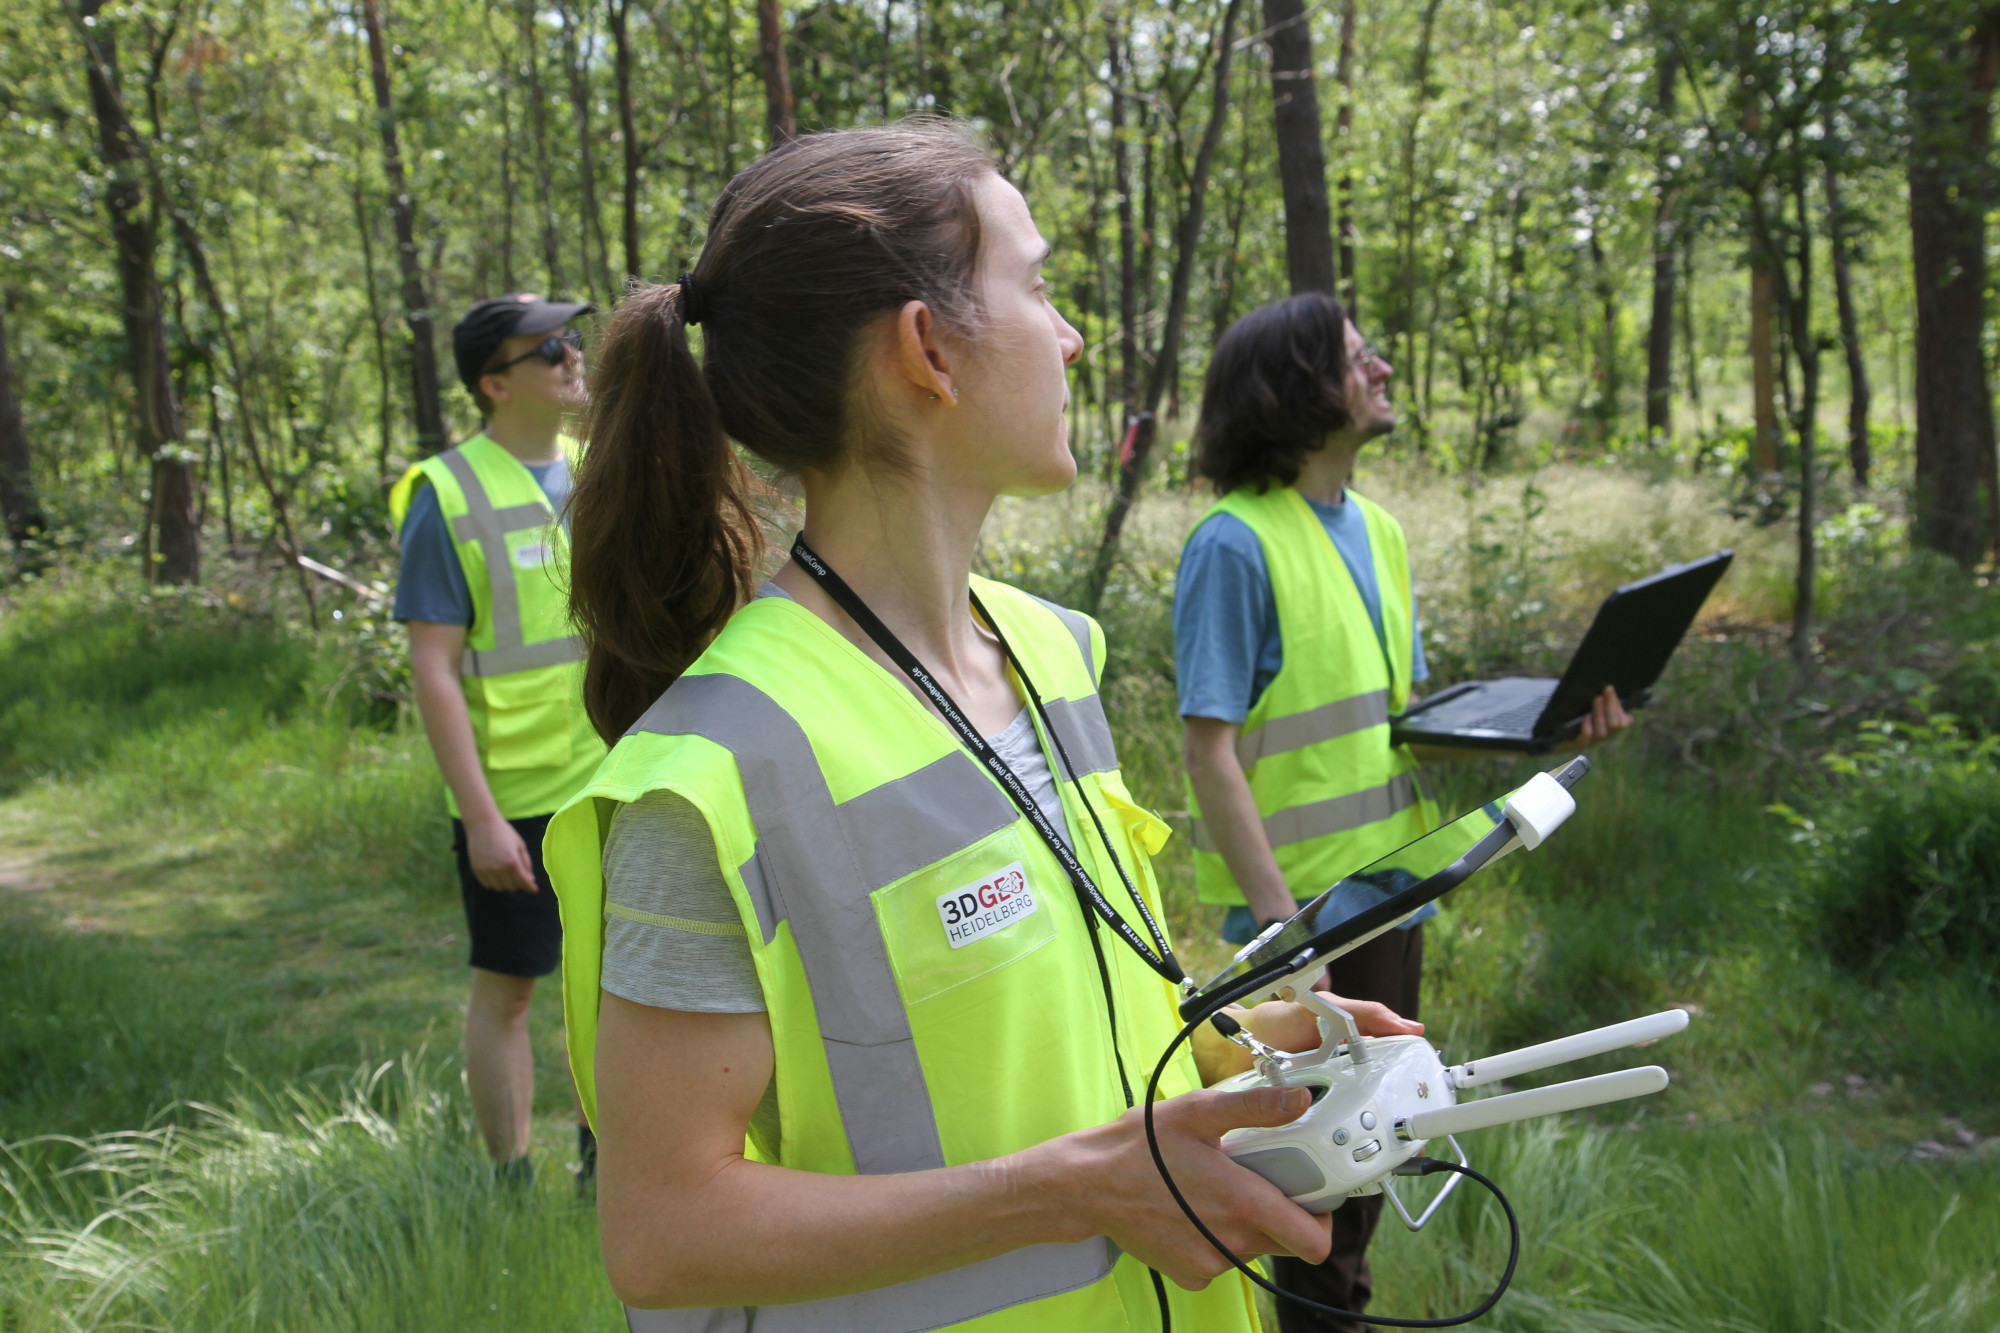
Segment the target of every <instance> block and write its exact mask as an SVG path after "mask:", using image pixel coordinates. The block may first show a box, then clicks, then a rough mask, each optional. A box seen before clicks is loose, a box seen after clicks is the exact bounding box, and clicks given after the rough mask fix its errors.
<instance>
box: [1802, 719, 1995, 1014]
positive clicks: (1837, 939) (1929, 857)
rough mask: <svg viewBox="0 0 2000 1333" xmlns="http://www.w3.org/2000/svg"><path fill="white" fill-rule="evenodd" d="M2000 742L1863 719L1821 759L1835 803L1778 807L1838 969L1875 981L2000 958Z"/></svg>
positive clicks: (1810, 912)
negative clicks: (1843, 747)
mask: <svg viewBox="0 0 2000 1333" xmlns="http://www.w3.org/2000/svg"><path fill="white" fill-rule="evenodd" d="M1996 753H2000V738H1990V739H1987V740H1981V741H1974V740H1972V739H1970V738H1968V737H1966V736H1964V735H1963V734H1961V733H1960V731H1959V730H1958V727H1957V725H1956V723H1955V722H1954V720H1953V719H1951V718H1950V717H1949V716H1946V715H1943V714H1935V715H1930V716H1927V717H1926V718H1925V720H1924V721H1922V722H1920V723H1900V722H1873V723H1867V724H1864V725H1863V728H1862V730H1861V732H1860V736H1859V742H1858V744H1857V746H1856V747H1855V748H1854V749H1852V750H1848V751H1837V752H1835V753H1833V754H1830V755H1828V756H1827V758H1826V763H1827V766H1828V768H1829V770H1830V772H1831V773H1832V775H1833V786H1832V791H1831V794H1830V799H1829V800H1828V801H1827V802H1826V803H1825V804H1824V805H1823V806H1822V807H1821V809H1820V810H1819V811H1818V813H1816V814H1815V815H1813V816H1811V817H1808V816H1806V815H1803V814H1800V813H1799V812H1798V811H1795V810H1792V809H1791V808H1789V807H1785V806H1780V807H1776V809H1777V810H1778V812H1779V813H1781V814H1783V815H1784V816H1785V817H1787V818H1788V819H1789V820H1791V822H1792V823H1793V825H1794V828H1795V840H1796V841H1797V843H1798V844H1799V846H1800V848H1801V851H1802V853H1803V860H1802V869H1803V879H1804V883H1803V887H1804V889H1805V891H1806V892H1805V902H1804V907H1805V911H1806V916H1807V920H1808V924H1809V928H1810V929H1811V931H1812V932H1813V933H1814V934H1815V935H1816V936H1817V937H1818V940H1819V942H1820V943H1821V945H1822V946H1823V947H1824V948H1825V949H1826V951H1827V954H1828V956H1829V957H1831V958H1832V960H1833V961H1834V963H1835V964H1836V965H1838V966H1840V967H1843V968H1846V969H1848V970H1850V971H1856V972H1861V973H1864V974H1869V975H1873V976H1877V977H1883V976H1888V975H1891V974H1899V975H1909V974H1912V973H1914V972H1917V971H1920V970H1924V969H1929V968H1935V967H1936V966H1938V965H1939V964H1946V963H1948V964H1962V965H1970V966H1972V967H1974V968H1981V969H1983V968H1991V967H1993V966H1994V965H1996V964H2000V769H1996V766H1995V763H1994V759H1995V756H1996Z"/></svg>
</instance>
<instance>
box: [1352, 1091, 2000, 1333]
mask: <svg viewBox="0 0 2000 1333" xmlns="http://www.w3.org/2000/svg"><path fill="white" fill-rule="evenodd" d="M1466 1149H1467V1151H1468V1153H1469V1154H1471V1155H1472V1156H1473V1158H1474V1162H1475V1164H1476V1165H1478V1166H1479V1167H1480V1168H1481V1170H1482V1171H1484V1172H1485V1173H1486V1174H1488V1175H1490V1176H1492V1177H1494V1178H1495V1179H1496V1180H1499V1181H1500V1182H1502V1187H1503V1188H1504V1189H1505V1190H1506V1191H1507V1192H1508V1195H1509V1197H1510V1198H1511V1199H1512V1201H1513V1203H1514V1207H1515V1209H1516V1210H1517V1211H1518V1212H1519V1214H1520V1216H1521V1219H1522V1224H1523V1232H1524V1241H1523V1246H1522V1256H1523V1257H1522V1266H1521V1271H1520V1274H1519V1276H1518V1278H1517V1279H1516V1283H1515V1288H1514V1294H1513V1295H1512V1296H1510V1297H1509V1298H1508V1299H1507V1300H1505V1301H1503V1302H1502V1304H1501V1306H1500V1307H1499V1309H1498V1310H1496V1311H1495V1312H1494V1314H1493V1315H1492V1316H1491V1317H1490V1319H1489V1320H1488V1321H1485V1322H1486V1323H1487V1324H1488V1325H1489V1326H1490V1327H1493V1328H1496V1329H1519V1330H1564V1331H1567V1330H1583V1329H1592V1330H1596V1329H1602V1330H1620V1331H1621V1333H1696V1331H1697V1330H1700V1331H1708V1330H1713V1331H1714V1333H1878V1331H1879V1330H1910V1331H1911V1333H1916V1331H1917V1330H1926V1331H1927V1333H1928V1331H1929V1330H1936V1331H1937V1333H1945V1331H1947V1330H1949V1331H1951V1333H1957V1331H1958V1330H1964V1333H1972V1331H1973V1330H1987V1329H1991V1328H1993V1327H1995V1325H1996V1324H1997V1323H2000V1279H1997V1278H1996V1275H1995V1272H1994V1269H1993V1264H1992V1239H1993V1237H1994V1236H1995V1235H1996V1234H2000V1168H1996V1166H1995V1165H1994V1164H1992V1163H1988V1164H1986V1165H1983V1166H1971V1167H1963V1168H1959V1169H1950V1168H1922V1167H1915V1166H1912V1165H1910V1164H1908V1163H1906V1162H1897V1161H1893V1160H1884V1159H1883V1158H1882V1157H1881V1156H1880V1155H1879V1154H1873V1153H1867V1152H1864V1151H1857V1150H1855V1149H1853V1148H1847V1147H1843V1146H1841V1145H1837V1144H1835V1143H1832V1142H1829V1141H1828V1140H1826V1139H1823V1138H1810V1137H1809V1138H1806V1139H1804V1140H1803V1141H1801V1142H1796V1143H1786V1142H1782V1141H1780V1140H1778V1139H1776V1138H1772V1137H1768V1136H1763V1135H1757V1134H1754V1133H1753V1134H1730V1135H1726V1136H1715V1135H1667V1136H1659V1135H1647V1136H1639V1135H1633V1134H1624V1133H1619V1132H1617V1131H1615V1130H1611V1131H1607V1130H1592V1129H1580V1128H1577V1127H1575V1126H1564V1125H1560V1124H1556V1123H1553V1122H1547V1121H1544V1122H1541V1123H1539V1124H1533V1125H1524V1126H1517V1127H1513V1128H1510V1129H1508V1130H1505V1131H1495V1132H1487V1133H1481V1134H1477V1135H1468V1136H1467V1139H1466ZM1399 1183H1400V1182H1399ZM1412 1211H1414V1209H1413V1210H1412ZM1434 1233H1435V1234H1434ZM1506 1255H1507V1233H1506V1224H1505V1221H1504V1219H1503V1218H1502V1216H1501V1214H1500V1210H1499V1208H1498V1207H1497V1206H1495V1205H1494V1204H1493V1203H1492V1202H1491V1201H1490V1200H1487V1199H1484V1198H1482V1197H1481V1196H1480V1193H1479V1192H1478V1191H1477V1190H1476V1188H1474V1187H1471V1186H1467V1187H1465V1188H1462V1189H1460V1191H1459V1192H1458V1194H1457V1195H1455V1196H1454V1197H1453V1198H1452V1199H1451V1200H1450V1201H1448V1202H1447V1203H1446V1204H1445V1205H1444V1207H1443V1209H1442V1210H1440V1213H1439V1216H1438V1219H1437V1220H1436V1221H1434V1222H1433V1223H1432V1224H1431V1226H1430V1227H1428V1228H1426V1229H1425V1230H1424V1231H1423V1232H1421V1233H1417V1234H1414V1235H1412V1234H1411V1233H1409V1232H1407V1231H1405V1230H1404V1228H1403V1227H1402V1225H1401V1224H1400V1223H1399V1222H1397V1221H1396V1220H1395V1218H1394V1216H1393V1215H1392V1214H1387V1213H1385V1214H1384V1218H1383V1225H1382V1229H1381V1230H1380V1231H1379V1232H1378V1233H1377V1239H1376V1242H1375V1244H1374V1245H1373V1246H1372V1247H1371V1248H1370V1259H1371V1263H1372V1264H1373V1266H1374V1268H1375V1271H1376V1275H1377V1286H1378V1289H1379V1290H1381V1291H1382V1292H1383V1293H1384V1296H1383V1298H1382V1299H1381V1300H1380V1301H1379V1302H1378V1303H1377V1305H1376V1307H1375V1308H1376V1311H1377V1312H1378V1313H1382V1314H1388V1315H1398V1316H1414V1317H1437V1316H1441V1315H1445V1314H1450V1313H1453V1312H1455V1311H1458V1310H1464V1309H1468V1308H1470V1307H1471V1306H1472V1305H1473V1304H1475V1303H1476V1302H1477V1301H1478V1300H1479V1299H1480V1298H1481V1296H1482V1295H1483V1294H1484V1293H1485V1292H1486V1291H1488V1290H1491V1287H1492V1284H1493V1281H1494V1279H1495V1278H1496V1277H1497V1276H1498V1274H1499V1272H1500V1269H1501V1266H1502V1265H1503V1264H1504V1262H1505V1260H1506Z"/></svg>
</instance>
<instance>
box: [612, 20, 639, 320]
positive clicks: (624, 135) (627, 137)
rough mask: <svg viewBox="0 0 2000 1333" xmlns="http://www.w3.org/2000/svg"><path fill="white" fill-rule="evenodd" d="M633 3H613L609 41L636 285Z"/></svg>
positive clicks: (630, 275) (628, 265)
mask: <svg viewBox="0 0 2000 1333" xmlns="http://www.w3.org/2000/svg"><path fill="white" fill-rule="evenodd" d="M631 10H632V0H612V5H611V41H612V44H613V48H614V57H615V58H614V62H613V68H614V69H615V71H616V73H617V77H618V135H619V138H620V139H621V140H622V141H623V147H624V149H625V186H624V189H623V190H622V191H621V192H620V194H621V197H620V203H621V205H622V211H623V214H624V219H623V220H624V233H625V280H626V281H627V282H638V281H640V279H641V277H642V276H643V273H644V270H642V269H641V268H640V266H639V163H640V152H639V127H638V117H637V116H635V115H634V114H633V110H632V47H631V43H630V40H629V37H630V29H629V23H628V20H629V18H630V15H631Z"/></svg>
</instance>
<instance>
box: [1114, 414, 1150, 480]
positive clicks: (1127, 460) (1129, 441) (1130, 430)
mask: <svg viewBox="0 0 2000 1333" xmlns="http://www.w3.org/2000/svg"><path fill="white" fill-rule="evenodd" d="M1152 416H1153V414H1152V413H1151V412H1141V413H1140V414H1139V415H1138V416H1136V417H1133V418H1132V424H1131V425H1130V426H1128V427H1126V430H1125V440H1124V442H1123V443H1122V444H1120V445H1119V446H1118V466H1119V467H1127V466H1130V464H1131V462H1132V451H1133V450H1134V449H1135V448H1137V447H1138V444H1139V424H1140V423H1141V422H1143V421H1150V420H1151V419H1152Z"/></svg>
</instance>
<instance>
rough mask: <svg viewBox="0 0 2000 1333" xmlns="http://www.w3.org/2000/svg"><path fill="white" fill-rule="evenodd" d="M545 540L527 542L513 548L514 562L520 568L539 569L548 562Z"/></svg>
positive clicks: (548, 553)
mask: <svg viewBox="0 0 2000 1333" xmlns="http://www.w3.org/2000/svg"><path fill="white" fill-rule="evenodd" d="M549 555H550V551H549V544H548V543H547V542H528V543H526V544H525V545H521V546H517V547H515V548H514V564H515V565H516V567H518V568H520V569H540V568H541V567H542V566H543V565H546V564H547V563H548V562H549Z"/></svg>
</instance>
